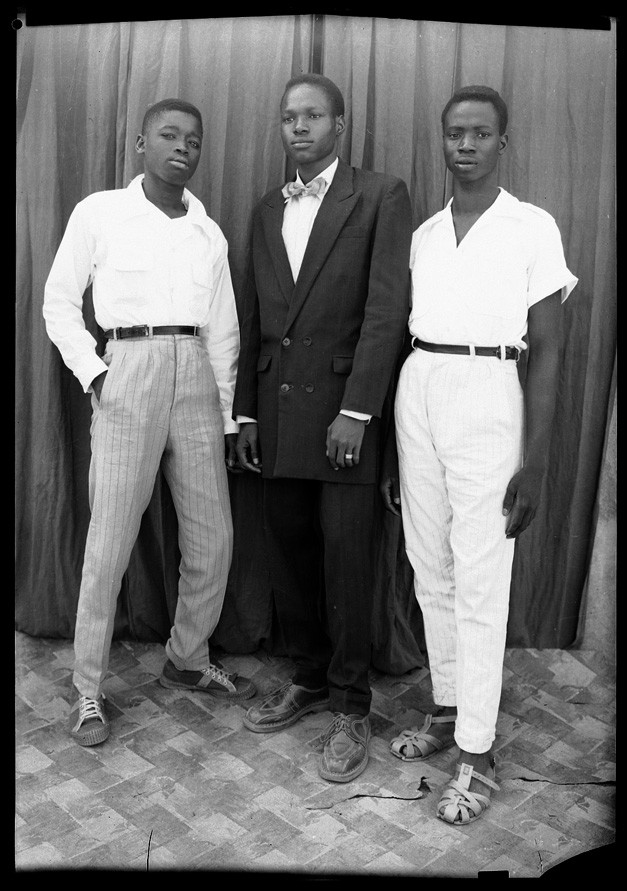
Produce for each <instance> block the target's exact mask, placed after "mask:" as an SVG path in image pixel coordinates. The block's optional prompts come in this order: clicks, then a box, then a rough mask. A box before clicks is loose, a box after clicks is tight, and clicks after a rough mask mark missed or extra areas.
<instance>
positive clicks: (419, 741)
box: [390, 715, 457, 761]
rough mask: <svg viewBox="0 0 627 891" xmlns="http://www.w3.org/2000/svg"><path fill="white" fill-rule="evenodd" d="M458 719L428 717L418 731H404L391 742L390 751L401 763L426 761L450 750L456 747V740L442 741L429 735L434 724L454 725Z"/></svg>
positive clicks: (447, 716) (452, 717) (454, 716)
mask: <svg viewBox="0 0 627 891" xmlns="http://www.w3.org/2000/svg"><path fill="white" fill-rule="evenodd" d="M456 719H457V716H456V715H442V716H441V717H439V718H434V717H433V715H427V716H426V717H425V722H424V724H423V725H422V727H421V728H420V730H418V729H417V728H416V727H412V728H411V729H410V730H403V732H402V733H400V734H399V735H398V736H395V737H394V739H393V740H392V741H391V742H390V751H391V752H392V754H393V755H394V756H395V757H396V758H400V759H401V761H424V759H425V758H429V756H430V755H435V753H436V752H441V751H442V750H443V749H450V748H451V746H454V745H455V740H454V739H452V740H450V742H449V741H442V740H441V739H438V738H437V736H433V735H432V734H431V733H427V731H428V730H429V727H431V725H432V724H454V723H455V721H456Z"/></svg>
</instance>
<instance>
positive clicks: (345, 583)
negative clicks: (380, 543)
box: [264, 470, 376, 715]
mask: <svg viewBox="0 0 627 891" xmlns="http://www.w3.org/2000/svg"><path fill="white" fill-rule="evenodd" d="M339 473H350V471H342V470H339V471H338V474H339ZM375 503H376V487H375V486H373V485H351V484H346V483H327V482H320V481H318V480H299V479H269V480H264V524H265V533H266V541H267V546H268V557H269V565H270V577H271V581H272V587H273V590H274V600H275V605H276V610H277V617H278V620H279V624H280V627H281V630H282V632H283V636H284V638H285V640H286V643H287V647H288V655H289V656H290V657H291V658H292V659H293V661H294V662H295V664H296V672H295V674H294V676H293V677H292V681H293V683H295V684H299V685H301V686H304V687H308V688H310V689H319V688H320V687H324V686H327V685H328V687H329V698H330V709H331V711H334V712H343V713H344V714H360V715H367V714H368V713H369V711H370V701H371V698H372V697H371V691H370V684H369V681H368V669H369V666H370V659H371V621H372V600H373V541H372V531H373V520H374V509H375Z"/></svg>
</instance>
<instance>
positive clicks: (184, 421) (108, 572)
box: [74, 335, 233, 698]
mask: <svg viewBox="0 0 627 891" xmlns="http://www.w3.org/2000/svg"><path fill="white" fill-rule="evenodd" d="M104 359H105V362H106V363H107V365H108V366H109V370H108V372H107V376H106V378H105V382H104V386H103V388H102V392H101V396H100V402H99V403H98V401H97V400H96V398H95V397H94V396H92V405H93V416H92V428H91V429H92V460H91V465H90V480H89V490H90V505H91V511H92V514H91V520H90V524H89V530H88V533H87V541H86V545H85V557H84V563H83V574H82V580H81V589H80V594H79V602H78V612H77V619H76V631H75V637H74V652H75V668H74V683H75V686H76V687H77V689H78V691H79V693H81V695H83V696H89V697H92V698H96V697H97V696H99V695H100V692H101V686H102V682H103V680H104V677H105V675H106V672H107V667H108V661H109V650H110V646H111V639H112V634H113V620H114V617H115V609H116V602H117V597H118V594H119V591H120V586H121V583H122V577H123V575H124V572H125V571H126V568H127V566H128V562H129V559H130V555H131V551H132V548H133V545H134V543H135V540H136V538H137V535H138V533H139V527H140V523H141V518H142V515H143V513H144V511H145V510H146V508H147V506H148V503H149V501H150V498H151V495H152V491H153V488H154V483H155V479H156V475H157V472H158V470H159V467H160V466H161V467H162V469H163V473H164V476H165V478H166V481H167V483H168V486H169V488H170V491H171V493H172V499H173V502H174V506H175V508H176V513H177V518H178V527H179V548H180V551H181V563H180V567H179V570H180V580H179V591H178V601H177V607H176V612H175V616H174V624H173V626H172V629H171V632H170V638H169V640H168V641H167V643H166V653H167V655H168V657H169V658H170V659H171V660H172V661H173V662H174V664H175V666H176V667H177V668H179V669H189V670H199V669H201V668H206V667H207V666H208V664H209V648H208V638H209V637H210V635H211V634H212V632H213V630H214V629H215V626H216V625H217V622H218V620H219V618H220V612H221V609H222V603H223V601H224V594H225V590H226V583H227V578H228V572H229V567H230V562H231V554H232V543H233V527H232V520H231V511H230V503H229V494H228V483H227V478H226V469H225V465H224V425H223V421H222V415H221V411H220V404H219V393H218V388H217V385H216V382H215V378H214V375H213V370H212V368H211V363H210V360H209V355H208V354H207V352H206V350H205V349H204V348H203V346H202V343H201V341H200V338H197V337H189V336H172V335H168V336H162V335H159V336H156V337H154V338H146V339H141V340H120V341H109V342H108V343H107V350H106V353H105V357H104Z"/></svg>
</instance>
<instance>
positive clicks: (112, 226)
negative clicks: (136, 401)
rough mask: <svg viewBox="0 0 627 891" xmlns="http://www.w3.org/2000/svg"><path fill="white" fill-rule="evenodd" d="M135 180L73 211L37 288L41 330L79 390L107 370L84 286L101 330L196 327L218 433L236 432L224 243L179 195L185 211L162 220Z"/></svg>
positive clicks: (235, 337) (192, 202) (232, 324)
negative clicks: (211, 380) (211, 383)
mask: <svg viewBox="0 0 627 891" xmlns="http://www.w3.org/2000/svg"><path fill="white" fill-rule="evenodd" d="M143 178H144V177H143V174H140V175H139V176H137V177H135V179H134V180H133V181H132V182H131V183H130V185H129V186H128V187H127V188H126V189H113V190H110V191H104V192H95V193H94V194H92V195H89V196H88V197H87V198H84V199H83V200H82V201H80V202H79V203H78V204H77V205H76V207H75V209H74V211H73V212H72V215H71V216H70V219H69V221H68V224H67V228H66V230H65V234H64V236H63V239H62V241H61V244H60V246H59V249H58V251H57V254H56V256H55V259H54V262H53V264H52V268H51V270H50V274H49V276H48V280H47V282H46V287H45V292H44V305H43V315H44V319H45V322H46V330H47V332H48V335H49V337H50V339H51V340H52V341H53V343H54V344H55V345H56V346H57V347H58V349H59V351H60V353H61V356H62V358H63V361H64V362H65V364H66V365H67V366H68V368H70V369H71V371H72V372H73V373H74V375H75V376H76V377H77V378H78V380H79V381H80V383H81V385H82V387H83V390H84V391H85V392H88V390H89V389H90V386H91V383H92V381H93V380H94V378H96V377H97V376H98V375H99V374H101V373H102V372H103V371H106V370H107V366H106V365H105V363H104V362H103V361H102V359H100V357H99V356H98V355H97V353H96V346H97V344H96V341H95V340H94V338H93V337H92V336H91V334H90V333H89V331H87V329H86V328H85V323H84V319H83V314H82V306H83V295H84V292H85V289H86V288H87V287H88V286H89V285H90V284H92V285H93V288H92V293H93V303H94V312H95V317H96V321H97V323H98V325H100V327H101V328H102V329H103V330H107V329H109V328H117V327H129V326H131V325H152V326H156V325H195V326H198V327H199V328H200V336H201V339H202V341H203V344H204V346H205V348H206V350H207V352H208V353H209V358H210V361H211V366H212V368H213V372H214V375H215V379H216V383H217V385H218V389H219V393H220V406H221V411H222V416H223V419H224V432H225V433H233V432H236V431H237V429H238V428H237V424H235V422H234V421H233V420H232V417H231V414H232V406H233V393H234V389H235V378H236V374H237V360H238V355H239V326H238V319H237V310H236V306H235V295H234V293H233V285H232V282H231V274H230V270H229V265H228V256H227V254H228V246H227V242H226V239H225V237H224V235H223V233H222V231H221V229H220V227H219V226H218V225H217V223H215V222H214V221H213V220H212V219H210V217H208V216H207V214H206V212H205V209H204V207H203V205H202V202H200V201H199V200H198V199H197V198H196V197H195V196H194V195H192V194H191V192H189V191H188V190H187V189H185V190H184V192H183V203H184V204H185V205H186V207H187V214H186V215H185V216H183V217H179V218H176V219H170V217H168V216H167V215H166V214H164V213H163V212H162V211H161V210H159V209H158V208H157V207H156V206H155V205H154V204H152V202H150V201H148V199H147V198H146V196H145V195H144V190H143V188H142V181H143Z"/></svg>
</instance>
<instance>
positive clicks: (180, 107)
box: [142, 99, 202, 135]
mask: <svg viewBox="0 0 627 891" xmlns="http://www.w3.org/2000/svg"><path fill="white" fill-rule="evenodd" d="M166 111H183V112H185V114H191V115H193V116H194V117H195V118H196V120H197V121H198V123H199V124H200V133H201V135H202V115H201V113H200V112H199V111H198V109H197V108H196V106H195V105H192V103H191V102H185V100H184V99H161V101H160V102H155V104H154V105H151V106H150V108H148V109H147V111H146V114H145V115H144V120H143V121H142V134H143V133H146V131H147V130H148V128H149V127H151V126H152V123H153V121H155V120H156V119H157V118H160V117H161V115H162V114H164V112H166Z"/></svg>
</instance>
